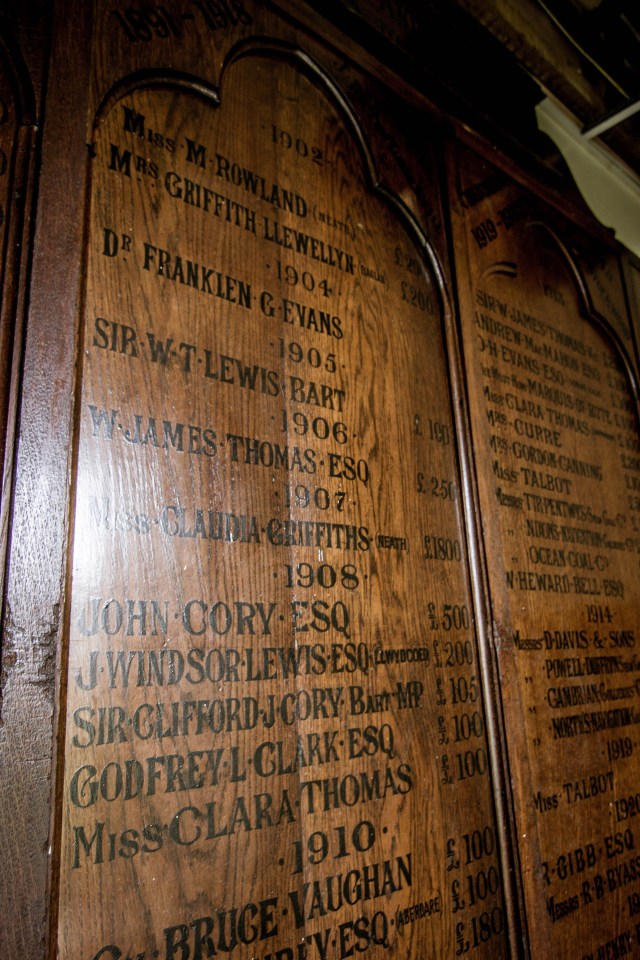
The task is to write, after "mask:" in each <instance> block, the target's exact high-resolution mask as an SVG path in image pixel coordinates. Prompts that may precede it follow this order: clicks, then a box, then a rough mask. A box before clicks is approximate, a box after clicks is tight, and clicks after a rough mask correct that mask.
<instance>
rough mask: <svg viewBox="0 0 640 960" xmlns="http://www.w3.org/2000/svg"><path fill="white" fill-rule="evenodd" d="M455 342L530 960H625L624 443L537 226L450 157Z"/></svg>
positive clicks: (633, 500)
mask: <svg viewBox="0 0 640 960" xmlns="http://www.w3.org/2000/svg"><path fill="white" fill-rule="evenodd" d="M451 179H452V193H453V206H454V208H455V212H454V228H455V238H456V240H455V242H456V249H457V253H458V263H457V274H458V278H459V293H460V304H461V323H462V339H463V345H464V356H465V370H466V376H467V378H468V390H469V402H470V408H471V421H472V434H473V444H474V455H475V460H476V471H477V477H478V489H479V506H480V514H481V522H482V533H483V540H484V551H485V555H486V562H487V568H488V575H489V598H490V611H491V618H492V622H493V627H492V634H493V644H494V650H495V657H496V659H497V663H498V668H499V676H500V688H501V689H500V698H501V703H502V710H503V714H504V725H505V731H506V748H507V761H508V770H509V775H510V784H511V791H512V801H513V811H514V819H515V834H516V838H517V845H518V855H519V857H518V858H519V869H520V874H521V883H522V889H523V894H524V902H525V908H526V925H527V929H528V936H529V940H530V945H531V954H532V956H534V957H546V956H553V957H554V958H561V957H562V958H565V957H566V958H586V957H596V956H615V955H617V956H623V955H626V954H628V955H635V954H636V953H637V951H638V949H639V944H640V929H639V928H638V927H637V926H636V924H637V914H638V904H640V874H639V872H638V866H639V864H640V861H639V860H638V845H639V843H640V833H639V831H638V826H637V816H638V809H639V808H638V801H639V800H640V797H639V796H638V757H639V754H638V746H639V743H638V732H637V731H638V723H640V709H639V701H638V696H639V691H640V682H639V681H640V677H639V670H640V661H639V660H638V642H639V639H640V636H639V630H640V624H639V622H638V610H639V599H640V597H639V591H640V587H639V578H638V567H639V563H640V560H639V556H640V513H639V511H640V498H639V496H638V493H639V491H640V456H639V454H640V433H639V432H638V420H637V414H636V406H635V401H634V393H633V390H632V385H631V382H630V380H629V377H628V371H627V367H626V364H625V361H624V352H623V351H622V350H621V349H620V348H619V341H618V339H617V337H616V335H615V333H614V331H613V328H611V329H608V328H606V327H605V326H603V325H601V324H599V323H598V322H597V320H596V318H590V317H589V316H587V310H586V301H585V298H584V296H583V290H582V287H581V280H580V277H579V275H578V274H577V272H576V270H575V267H574V266H573V264H572V260H571V257H570V256H569V254H568V252H567V251H566V250H565V249H564V248H563V246H562V243H561V241H560V239H559V238H558V236H557V235H555V234H554V232H553V231H552V230H551V229H550V228H549V227H548V225H547V212H546V211H545V210H544V208H543V206H542V205H541V204H539V203H538V202H537V201H536V200H535V198H534V197H533V196H532V195H531V194H528V193H526V192H525V191H524V190H523V189H520V188H518V187H517V186H515V184H514V183H513V182H512V181H511V180H510V179H509V178H508V177H507V176H506V175H505V174H504V173H503V172H502V171H501V170H498V169H497V168H495V167H492V166H491V164H489V163H487V162H485V161H484V160H482V159H480V158H479V157H478V156H476V155H475V154H473V153H471V152H470V151H469V150H466V149H464V148H460V151H459V154H458V164H457V167H456V168H455V170H452V177H451Z"/></svg>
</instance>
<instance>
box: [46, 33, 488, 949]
mask: <svg viewBox="0 0 640 960" xmlns="http://www.w3.org/2000/svg"><path fill="white" fill-rule="evenodd" d="M302 118H303V119H302ZM357 133H358V131H357V130H356V129H355V128H354V127H353V126H352V122H351V120H350V117H349V114H348V112H347V111H346V108H345V107H343V106H341V105H340V104H339V103H336V101H335V99H334V98H333V97H332V96H331V95H330V90H329V89H328V88H327V85H326V81H325V80H324V78H323V76H322V75H321V74H320V73H319V72H318V71H317V70H309V69H308V68H305V64H304V61H303V60H302V59H300V58H296V57H292V56H290V55H287V54H285V53H283V52H281V51H279V50H278V47H277V45H273V46H272V48H271V49H268V48H267V49H265V50H261V49H259V48H258V49H251V48H248V49H247V53H246V55H245V56H243V57H241V58H238V59H237V60H236V61H235V62H233V63H231V64H230V65H229V66H228V67H227V70H226V72H225V74H224V76H223V81H222V84H221V88H220V105H219V106H218V105H217V103H216V100H215V99H214V97H213V96H210V97H209V98H208V99H207V97H202V96H198V95H197V94H195V93H192V92H189V90H188V89H187V90H184V91H182V92H181V91H179V90H176V89H171V86H170V85H167V84H162V85H160V86H159V87H158V88H157V89H152V90H150V91H148V92H144V91H139V92H138V91H137V92H132V93H130V94H127V95H125V96H123V97H121V98H119V99H118V100H117V101H115V102H114V103H113V105H112V106H111V107H110V109H109V110H108V111H106V112H105V114H104V116H103V117H102V118H101V119H100V122H99V124H98V128H97V131H96V136H95V144H94V148H93V152H94V154H95V155H94V157H93V160H92V171H91V176H92V198H91V226H90V232H89V237H88V241H87V291H86V306H85V323H84V343H83V364H82V384H81V395H80V402H79V409H78V414H79V416H78V419H79V431H80V433H79V454H78V467H77V475H76V477H75V479H74V486H75V490H76V504H77V505H76V513H75V519H74V523H73V537H72V557H73V579H72V586H71V613H70V621H69V672H68V703H67V724H66V732H65V738H64V746H65V773H64V784H63V809H64V816H63V831H62V842H61V849H60V870H61V883H60V908H59V909H60V913H59V934H58V936H59V941H58V949H59V952H60V955H61V956H69V955H71V954H74V953H79V954H81V955H82V956H85V955H86V956H105V955H106V956H114V957H115V956H120V955H124V952H125V950H126V951H131V950H134V949H135V951H136V952H137V953H142V954H143V955H149V956H153V955H155V951H158V952H159V953H160V955H164V954H166V955H167V956H174V955H179V954H180V951H183V950H184V951H186V950H187V949H197V948H196V947H195V944H196V943H197V942H199V939H198V938H202V937H204V938H205V939H207V938H209V937H210V938H211V943H212V944H215V945H216V949H223V946H224V944H225V941H226V940H227V939H228V938H230V939H231V941H232V942H233V944H234V946H233V949H234V951H236V952H237V955H238V956H243V957H244V956H248V955H252V956H253V955H256V952H257V953H258V955H260V956H265V957H266V956H276V955H278V956H283V957H285V956H293V955H295V951H296V950H297V947H296V943H298V942H300V941H301V940H302V939H304V941H305V943H306V944H307V947H306V949H308V950H309V951H310V953H314V954H316V955H319V956H327V957H343V956H349V955H351V951H352V950H354V949H356V948H358V949H360V950H364V949H365V948H366V949H367V950H368V952H369V954H370V955H371V956H380V957H382V956H389V955H390V956H394V955H395V956H407V955H410V956H421V955H422V954H423V953H424V951H425V950H426V951H433V950H435V951H437V952H438V953H439V954H440V955H442V956H451V957H453V956H455V955H456V952H457V951H459V950H462V951H463V952H466V951H468V950H470V949H472V948H473V949H474V952H475V954H476V955H478V956H482V955H486V956H493V957H495V956H498V955H506V954H505V946H504V943H505V940H504V938H505V919H504V912H503V907H502V895H501V882H500V874H499V868H498V858H497V850H496V844H497V831H496V826H495V822H494V820H493V812H492V811H493V806H492V797H491V786H490V776H489V758H488V750H487V743H486V738H485V732H484V729H485V722H484V711H483V708H482V703H481V693H480V677H479V664H478V653H477V648H476V644H475V639H474V631H473V623H472V617H473V612H472V605H471V600H470V595H469V584H468V574H467V569H466V543H465V536H464V531H463V527H462V523H461V508H460V481H459V475H458V468H457V463H456V457H455V443H454V435H453V419H452V415H451V407H450V400H449V390H448V384H447V373H446V358H445V353H444V348H443V339H442V338H443V327H442V323H443V319H444V317H443V306H442V303H441V300H440V294H439V291H438V288H437V286H436V284H435V282H434V280H433V278H432V275H431V274H430V269H429V267H428V265H427V264H426V263H425V260H424V254H423V253H421V251H420V250H419V248H418V246H417V244H416V239H417V238H415V237H414V238H413V239H412V236H411V234H410V233H409V232H408V230H407V227H406V226H403V225H402V215H401V213H400V211H396V210H394V209H393V207H392V206H391V205H390V204H389V203H388V202H387V201H385V200H384V199H383V197H382V196H379V195H376V191H375V190H374V189H373V187H372V184H371V182H370V174H369V170H368V166H367V162H366V161H367V158H366V156H363V153H362V151H361V148H360V147H359V145H358V142H357ZM292 663H294V664H296V666H295V668H292V666H291V664H292ZM207 671H208V674H207ZM485 885H486V887H485ZM134 891H135V896H134ZM474 901H475V903H474ZM95 902H100V903H102V904H103V908H102V910H100V911H97V912H95V911H92V910H91V904H92V903H95ZM125 904H126V905H128V907H129V908H128V909H125ZM474 905H475V909H473V906H474ZM79 917H82V918H83V919H82V922H79V921H78V918H79ZM237 917H239V918H241V919H239V920H237V919H236V918H237ZM237 924H239V926H237ZM205 933H206V936H205ZM236 940H237V943H236ZM474 940H475V942H474ZM356 945H357V947H356Z"/></svg>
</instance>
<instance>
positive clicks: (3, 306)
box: [0, 3, 53, 956]
mask: <svg viewBox="0 0 640 960" xmlns="http://www.w3.org/2000/svg"><path fill="white" fill-rule="evenodd" d="M47 19H48V18H47V17H46V15H45V14H44V12H43V10H42V9H41V7H40V5H39V4H34V3H25V4H23V5H22V6H21V9H20V10H19V11H18V10H16V9H14V8H13V5H11V4H7V5H6V6H5V7H4V8H3V11H2V18H1V20H0V470H1V472H2V479H1V496H0V591H1V595H2V601H1V603H2V636H1V637H0V811H1V816H0V861H1V862H2V871H1V874H2V878H1V880H0V900H1V901H2V904H3V911H2V918H1V919H0V943H1V944H2V948H3V950H4V952H5V953H6V955H7V956H36V955H38V953H40V952H41V951H42V949H43V943H44V929H45V928H44V923H45V913H46V888H47V865H48V860H47V839H48V833H49V829H48V827H49V810H50V807H49V799H50V796H49V789H50V782H51V777H50V773H51V709H52V702H53V691H52V686H53V654H52V649H51V647H50V646H49V643H48V640H49V638H48V637H45V638H44V639H43V638H42V637H38V636H35V635H34V634H29V633H27V632H26V631H25V630H24V620H22V619H21V611H20V609H19V605H15V604H14V599H15V597H14V595H13V593H12V592H11V589H10V587H6V577H7V572H6V571H7V551H8V549H9V546H10V535H11V521H12V516H13V512H14V504H13V484H14V459H15V443H16V434H17V431H18V430H19V424H18V420H19V413H18V411H19V408H20V404H21V368H22V356H23V347H24V327H25V324H24V319H25V310H26V303H27V301H28V278H29V269H30V255H31V248H32V245H31V233H32V228H33V215H34V202H35V192H36V183H37V176H38V169H37V164H38V146H39V138H40V126H39V125H40V118H41V86H42V74H43V70H44V61H45V60H46V55H47V49H46V22H47ZM5 589H6V593H5Z"/></svg>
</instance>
